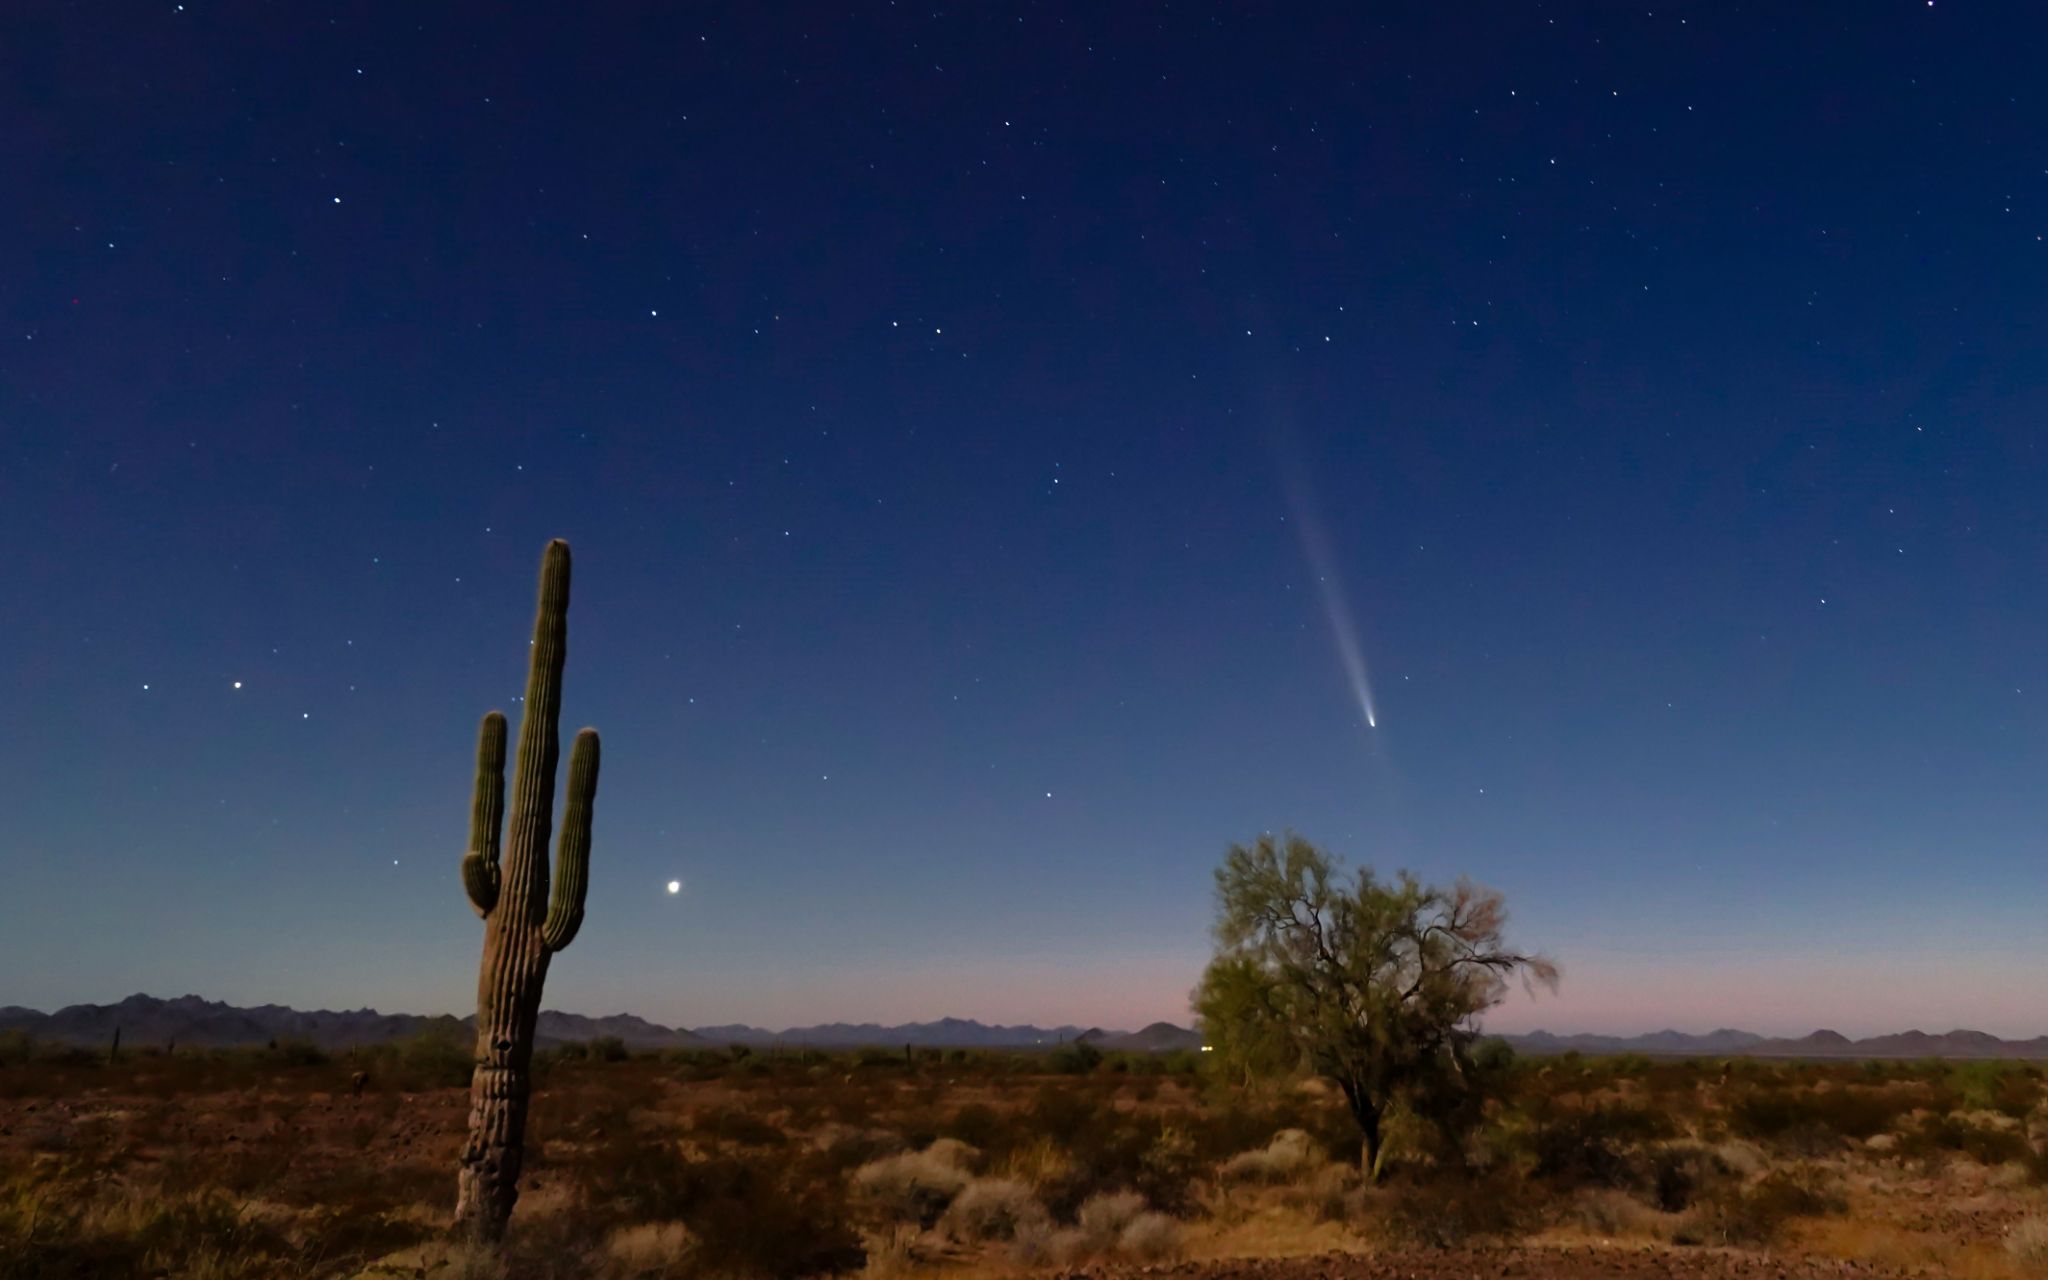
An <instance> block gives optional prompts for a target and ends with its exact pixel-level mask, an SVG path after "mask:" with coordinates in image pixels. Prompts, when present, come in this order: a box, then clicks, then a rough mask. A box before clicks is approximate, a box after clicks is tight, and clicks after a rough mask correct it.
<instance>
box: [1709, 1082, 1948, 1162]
mask: <svg viewBox="0 0 2048 1280" xmlns="http://www.w3.org/2000/svg"><path fill="white" fill-rule="evenodd" d="M1909 1105H1910V1099H1909V1098H1908V1097H1906V1096H1905V1095H1903V1094H1901V1093H1898V1092H1896V1091H1894V1090H1890V1089H1876V1088H1866V1087H1861V1086H1848V1087H1837V1088H1828V1089H1790V1088H1779V1087H1767V1088H1758V1089H1747V1090H1744V1091H1743V1092H1741V1093H1739V1094H1737V1095H1736V1096H1735V1097H1734V1099H1733V1100H1732V1101H1731V1102H1730V1103H1729V1107H1728V1120H1729V1127H1730V1128H1731V1129H1732V1130H1733V1131H1734V1132H1735V1133H1736V1134H1738V1135H1740V1136H1741V1137H1745V1138H1755V1139H1758V1140H1761V1141H1768V1142H1776V1143H1778V1144H1779V1145H1781V1146H1787V1147H1794V1148H1799V1149H1804V1150H1826V1149H1832V1148H1835V1147H1839V1146H1840V1145H1841V1143H1842V1139H1844V1138H1869V1137H1872V1136H1873V1135H1876V1134H1880V1133H1883V1132H1885V1131H1886V1130H1888V1129H1890V1128H1891V1127H1892V1126H1893V1125H1894V1124H1896V1123H1897V1122H1898V1118H1899V1116H1900V1115H1901V1114H1902V1113H1903V1112H1904V1111H1905V1110H1906V1109H1907V1107H1908V1106H1909Z"/></svg>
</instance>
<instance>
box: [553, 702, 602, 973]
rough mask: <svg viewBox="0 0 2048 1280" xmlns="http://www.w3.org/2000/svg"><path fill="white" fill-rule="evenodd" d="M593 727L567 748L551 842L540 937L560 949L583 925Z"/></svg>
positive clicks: (593, 793) (593, 788) (593, 796)
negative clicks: (564, 792) (564, 798)
mask: <svg viewBox="0 0 2048 1280" xmlns="http://www.w3.org/2000/svg"><path fill="white" fill-rule="evenodd" d="M597 761H598V744H597V730H595V729H585V730H584V731H583V732H581V733H579V734H577V735H576V745H575V746H574V747H572V748H571V749H570V751H569V797H568V799H569V804H568V808H567V809H566V810H565V811H564V812H563V814H562V832H561V835H560V837H559V838H558V839H557V840H556V842H555V885H554V899H553V901H552V902H550V903H549V905H548V919H547V923H546V924H544V925H542V926H541V934H540V936H541V941H543V942H545V943H546V944H547V948H548V950H549V951H560V950H561V949H562V948H564V947H566V946H568V945H569V944H570V943H571V942H574V941H575V940H576V931H577V930H578V929H580V928H582V927H583V895H584V892H585V891H586V890H587V889H588V888H589V887H590V815H591V809H592V807H593V806H594V804H595V803H596V801H597Z"/></svg>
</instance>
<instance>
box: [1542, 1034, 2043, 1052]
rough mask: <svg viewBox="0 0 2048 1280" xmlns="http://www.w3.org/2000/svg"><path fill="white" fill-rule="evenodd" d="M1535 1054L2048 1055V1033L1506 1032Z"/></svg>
mask: <svg viewBox="0 0 2048 1280" xmlns="http://www.w3.org/2000/svg"><path fill="white" fill-rule="evenodd" d="M1502 1038H1503V1039H1505V1040H1506V1041H1507V1042H1508V1043H1509V1044H1511V1045H1513V1046H1514V1047H1515V1049H1516V1050H1517V1051H1519V1052H1522V1053H1530V1054H1558V1053H1570V1052H1573V1051H1577V1052H1579V1053H1591V1054H1602V1053H1644V1054H1654V1055H1660V1056H1667V1057H1688V1058H1728V1057H1746V1058H1858V1059H1861V1058H2048V1036H2035V1037H2034V1038H2033V1039H2031V1040H2001V1039H1999V1038H1998V1037H1997V1036H1994V1035H1990V1034H1988V1033H1987V1032H1983V1031H1965V1030H1956V1031H1946V1032H1943V1033H1941V1034H1940V1035H1929V1034H1928V1033H1927V1032H1925V1031H1901V1032H1897V1033H1895V1034H1893V1035H1886V1036H1870V1037H1868V1038H1866V1039H1862V1040H1851V1039H1850V1038H1849V1037H1847V1036H1845V1035H1843V1034H1842V1033H1841V1032H1839V1031H1816V1032H1814V1033H1812V1034H1811V1035H1805V1036H1800V1037H1798V1038H1797V1039H1790V1038H1786V1039H1772V1038H1769V1037H1766V1036H1760V1035H1756V1034H1755V1033H1753V1032H1748V1031H1729V1030H1721V1031H1710V1032H1707V1033H1706V1034H1705V1035H1688V1034H1686V1033H1685V1032H1682V1031H1657V1032H1653V1033H1651V1034H1649V1035H1643V1036H1592V1035H1571V1036H1559V1035H1552V1034H1551V1033H1549V1032H1547V1031H1534V1032H1531V1033H1529V1034H1528V1035H1520V1036H1504V1037H1502Z"/></svg>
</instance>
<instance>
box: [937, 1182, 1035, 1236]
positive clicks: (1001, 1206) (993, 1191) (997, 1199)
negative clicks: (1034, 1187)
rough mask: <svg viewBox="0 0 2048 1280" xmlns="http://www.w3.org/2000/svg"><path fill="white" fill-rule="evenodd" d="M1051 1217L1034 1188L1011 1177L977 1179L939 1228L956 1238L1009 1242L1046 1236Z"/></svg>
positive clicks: (955, 1199)
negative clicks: (1033, 1192) (1039, 1200)
mask: <svg viewBox="0 0 2048 1280" xmlns="http://www.w3.org/2000/svg"><path fill="white" fill-rule="evenodd" d="M1050 1220H1051V1217H1050V1215H1049V1214H1047V1213H1046V1211H1045V1206H1044V1205H1042V1204H1040V1203H1039V1202H1038V1197H1037V1196H1034V1195H1032V1194H1031V1188H1030V1187H1027V1186H1025V1185H1024V1184H1023V1183H1021V1182H1017V1181H1014V1180H1012V1179H1009V1178H976V1179H974V1180H973V1181H972V1182H969V1183H968V1184H967V1186H966V1188H965V1189H964V1190H962V1191H961V1192H960V1194H959V1195H957V1196H955V1197H953V1203H952V1204H950V1205H948V1206H947V1208H946V1212H945V1214H944V1216H942V1217H941V1218H940V1220H939V1227H940V1229H941V1230H942V1231H944V1232H945V1233H946V1234H947V1235H948V1236H950V1237H952V1238H953V1239H955V1240H962V1241H969V1242H986V1241H1008V1240H1016V1239H1018V1238H1019V1237H1036V1236H1040V1235H1043V1234H1044V1232H1045V1230H1046V1227H1047V1225H1048V1224H1049V1222H1050Z"/></svg>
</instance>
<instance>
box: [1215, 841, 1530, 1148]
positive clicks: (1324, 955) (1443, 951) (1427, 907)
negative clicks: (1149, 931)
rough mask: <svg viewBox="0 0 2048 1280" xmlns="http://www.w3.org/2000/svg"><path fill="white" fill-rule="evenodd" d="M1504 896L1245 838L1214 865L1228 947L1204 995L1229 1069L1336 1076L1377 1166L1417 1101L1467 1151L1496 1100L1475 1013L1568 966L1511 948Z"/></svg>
mask: <svg viewBox="0 0 2048 1280" xmlns="http://www.w3.org/2000/svg"><path fill="white" fill-rule="evenodd" d="M1506 924H1507V914H1506V911H1505V909H1504V907H1503V905H1502V902H1501V898H1500V896H1499V895H1498V894H1494V893H1491V892H1488V891H1486V890H1482V889H1479V888H1477V887H1475V886H1473V885H1471V884H1469V883H1467V882H1464V881H1460V882H1459V883H1457V884H1456V885H1454V886H1452V887H1451V888H1449V889H1438V888H1434V887H1429V886H1425V885H1423V884H1421V883H1420V882H1418V881H1417V880H1416V879H1415V878H1414V877H1412V876H1409V875H1407V874H1405V873H1404V874H1402V875H1401V876H1399V877H1398V878H1397V879H1396V880H1394V881H1392V882H1383V881H1381V880H1379V879H1378V878H1377V877H1375V876H1374V874H1373V873H1372V871H1371V870H1370V869H1363V870H1360V871H1359V872H1357V873H1356V874H1355V875H1353V874H1348V873H1346V872H1344V871H1343V870H1342V869H1341V868H1340V867H1339V866H1338V865H1337V864H1336V863H1335V862H1334V861H1333V860H1332V859H1331V858H1329V857H1328V856H1327V855H1326V854H1324V853H1323V852H1322V851H1321V850H1319V849H1317V848H1316V847H1315V846H1314V845H1312V844H1310V843H1309V842H1308V841H1306V840H1303V839H1301V838H1299V837H1296V836H1292V835H1290V836H1288V837H1286V838H1285V839H1284V841H1283V840H1279V839H1275V838H1274V837H1272V836H1262V837H1260V838H1259V839H1258V840H1257V841H1255V842H1254V843H1252V844H1251V845H1249V846H1246V845H1233V846H1232V847H1231V849H1230V851H1229V853H1228V854H1227V855H1226V856H1225V859H1224V862H1223V865H1222V866H1221V867H1220V868H1218V870H1217V872H1216V926H1215V933H1216V955H1215V958H1214V959H1213V960H1212V961H1211V962H1210V964H1209V968H1208V970H1207V971H1206V972H1205V973H1204V974H1203V977H1202V982H1201V985H1200V986H1199V987H1198V988H1197V989H1196V991H1195V994H1194V1003H1195V1006H1196V1009H1197V1012H1198V1013H1199V1015H1200V1018H1201V1023H1202V1028H1203V1032H1204V1034H1205V1035H1206V1036H1207V1039H1208V1043H1209V1044H1210V1046H1211V1047H1212V1049H1213V1052H1214V1056H1215V1058H1216V1060H1217V1062H1218V1066H1219V1068H1220V1070H1222V1071H1223V1072H1225V1073H1229V1074H1239V1075H1242V1076H1244V1077H1251V1076H1259V1075H1277V1074H1283V1073H1286V1072H1289V1071H1291V1070H1294V1069H1296V1068H1297V1067H1304V1066H1305V1067H1306V1068H1308V1069H1309V1070H1311V1071H1313V1072H1315V1073H1316V1074H1318V1075H1321V1076H1324V1077H1326V1078H1328V1079H1330V1080H1333V1081H1334V1082H1336V1084H1337V1085H1338V1087H1339V1088H1340V1089H1341V1090H1342V1091H1343V1093H1344V1097H1345V1100H1346V1102H1347V1103H1348V1104H1349V1105H1350V1107H1351V1111H1352V1114H1353V1115H1354V1117H1355V1118H1356V1119H1357V1121H1358V1124H1359V1127H1360V1130H1361V1131H1362V1133H1363V1136H1364V1139H1365V1149H1366V1153H1367V1155H1366V1159H1367V1163H1368V1165H1369V1166H1370V1167H1371V1168H1372V1169H1373V1171H1374V1172H1377V1168H1378V1157H1379V1154H1380V1149H1381V1126H1382V1122H1383V1120H1384V1118H1385V1116H1386V1114H1387V1112H1388V1110H1389V1109H1390V1108H1392V1107H1394V1106H1396V1105H1406V1106H1407V1107H1409V1108H1410V1109H1411V1110H1413V1111H1414V1112H1415V1113H1416V1114H1417V1115H1420V1116H1423V1117H1425V1118H1426V1119H1427V1120H1428V1121H1429V1122H1430V1123H1432V1124H1433V1125H1435V1126H1437V1127H1438V1129H1439V1131H1440V1132H1442V1133H1443V1134H1444V1135H1445V1136H1446V1137H1447V1138H1450V1139H1452V1140H1453V1141H1452V1143H1451V1144H1450V1145H1455V1140H1456V1138H1457V1136H1458V1134H1459V1131H1460V1130H1462V1129H1464V1128H1468V1127H1469V1126H1470V1125H1471V1124H1472V1123H1474V1122H1475V1121H1476V1119H1477V1117H1478V1115H1479V1114H1480V1113H1481V1111H1482V1110H1483V1107H1484V1097H1483V1089H1482V1087H1481V1081H1482V1078H1483V1073H1481V1072H1480V1071H1479V1070H1478V1069H1477V1065H1476V1062H1475V1059H1474V1056H1473V1047H1474V1043H1475V1041H1476V1039H1477V1034H1476V1032H1475V1031H1474V1030H1473V1020H1474V1019H1475V1018H1476V1017H1477V1016H1478V1015H1479V1014H1480V1013H1482V1012H1484V1011H1485V1010H1487V1009H1489V1008H1491V1007H1493V1006H1494V1005H1495V1004H1497V1003H1498V1002H1499V1001H1500V999H1501V998H1502V996H1503V995H1504V994H1505V992H1506V987H1507V983H1508V982H1509V981H1510V980H1511V979H1515V978H1519V979H1521V980H1523V981H1524V982H1525V983H1526V982H1532V981H1533V982H1540V983H1544V984H1548V985H1554V984H1555V982H1556V978H1557V969H1556V966H1554V965H1553V964H1551V963H1550V962H1549V961H1548V960H1545V959H1544V958H1542V957H1541V956H1536V955H1529V954H1523V953H1520V952H1516V951H1513V950H1511V949H1509V948H1508V947H1507V945H1506V944H1505V942H1504V941H1503V939H1502V933H1503V930H1504V929H1505V927H1506Z"/></svg>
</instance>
